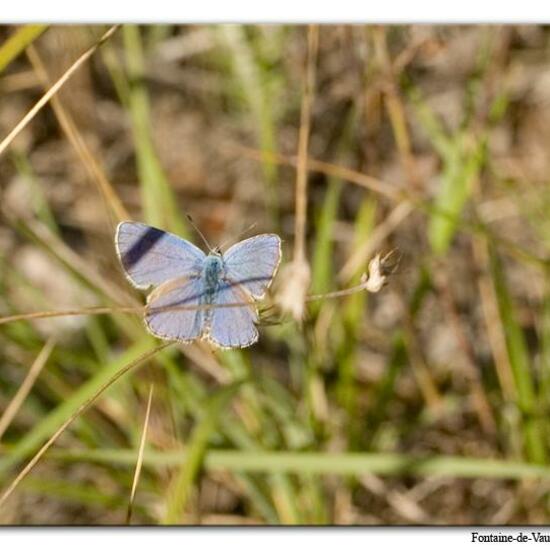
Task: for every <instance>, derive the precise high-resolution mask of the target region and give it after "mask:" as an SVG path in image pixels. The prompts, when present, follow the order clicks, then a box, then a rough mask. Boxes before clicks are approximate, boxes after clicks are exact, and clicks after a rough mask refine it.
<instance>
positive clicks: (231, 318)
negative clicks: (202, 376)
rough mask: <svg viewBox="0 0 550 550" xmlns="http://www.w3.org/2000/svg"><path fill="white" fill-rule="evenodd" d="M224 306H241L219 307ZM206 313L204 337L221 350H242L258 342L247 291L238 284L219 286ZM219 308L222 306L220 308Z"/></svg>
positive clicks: (253, 307)
mask: <svg viewBox="0 0 550 550" xmlns="http://www.w3.org/2000/svg"><path fill="white" fill-rule="evenodd" d="M227 304H243V305H242V306H232V307H223V306H224V305H227ZM215 306H217V307H214V308H213V309H212V310H211V313H210V318H209V322H208V332H207V338H208V339H209V340H210V341H211V342H212V343H213V344H215V345H216V346H219V347H221V348H245V347H247V346H250V345H252V344H253V343H254V342H255V341H256V340H257V339H258V330H257V329H256V325H255V323H256V322H257V320H258V313H257V311H256V307H255V306H254V303H253V302H252V301H251V297H250V295H249V294H248V293H247V291H246V290H245V289H244V288H243V287H242V286H241V285H238V284H234V283H231V282H227V281H224V282H222V283H221V284H220V286H219V288H218V290H217V293H216V297H215ZM220 306H222V307H220Z"/></svg>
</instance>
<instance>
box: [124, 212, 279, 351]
mask: <svg viewBox="0 0 550 550" xmlns="http://www.w3.org/2000/svg"><path fill="white" fill-rule="evenodd" d="M115 245H116V248H117V254H118V257H119V259H120V262H121V264H122V267H123V268H124V271H125V273H126V276H127V278H128V280H129V281H130V282H131V283H132V285H134V286H135V287H137V288H140V289H147V288H149V287H151V286H153V287H155V288H154V290H153V292H151V294H150V295H149V296H148V298H147V309H146V313H145V324H146V326H147V328H148V329H149V331H150V332H151V333H152V334H154V335H155V336H157V337H158V338H163V339H165V340H178V341H180V342H191V341H193V340H196V339H199V338H204V339H207V340H209V341H210V342H212V343H213V344H214V345H216V346H218V347H220V348H244V347H246V346H250V345H252V344H253V343H254V342H256V340H257V339H258V330H257V329H256V323H257V321H258V311H257V309H256V305H255V300H260V299H261V298H263V296H264V295H265V292H266V290H267V289H268V287H269V285H270V284H271V281H272V279H273V277H274V275H275V272H276V271H277V268H278V266H279V262H280V261H281V239H280V238H279V236H278V235H275V234H264V235H257V236H256V237H251V238H250V239H245V240H244V241H241V242H239V243H237V244H235V245H233V246H232V247H230V248H229V249H228V250H227V251H226V252H225V254H222V253H221V252H220V251H219V250H217V249H215V250H212V251H210V253H209V254H208V256H207V255H206V254H205V253H204V252H203V251H202V250H200V249H199V248H197V247H196V246H195V245H193V244H191V243H190V242H189V241H186V240H184V239H182V238H180V237H178V236H176V235H173V234H172V233H167V232H166V231H162V230H161V229H156V228H154V227H150V226H149V225H145V224H143V223H137V222H121V223H120V224H119V225H118V227H117V230H116V236H115ZM227 304H243V305H242V306H227ZM224 305H226V306H227V307H223V306H224ZM178 306H183V307H180V309H177V308H178ZM194 306H197V308H196V309H194ZM208 306H212V307H208ZM216 306H222V307H216ZM171 307H172V308H174V309H169V308H171Z"/></svg>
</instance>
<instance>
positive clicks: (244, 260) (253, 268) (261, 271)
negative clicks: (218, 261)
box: [223, 234, 281, 299]
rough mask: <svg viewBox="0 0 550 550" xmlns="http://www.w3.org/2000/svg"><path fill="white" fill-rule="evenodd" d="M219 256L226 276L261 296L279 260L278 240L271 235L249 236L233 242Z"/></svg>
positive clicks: (279, 246) (257, 296) (253, 294)
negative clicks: (222, 261) (221, 255)
mask: <svg viewBox="0 0 550 550" xmlns="http://www.w3.org/2000/svg"><path fill="white" fill-rule="evenodd" d="M223 259H224V264H225V275H226V278H227V279H228V280H230V281H231V282H232V283H238V284H239V285H241V286H242V287H244V288H245V289H246V290H247V291H248V292H249V294H250V295H251V296H252V297H253V298H256V299H259V298H262V297H263V296H264V294H265V292H266V290H267V288H268V287H269V285H270V284H271V281H272V279H273V276H274V275H275V271H276V270H277V267H278V266H279V262H280V261H281V239H280V238H279V236H278V235H275V234H265V235H257V236H256V237H251V238H250V239H246V240H244V241H241V242H239V243H237V244H234V245H233V246H232V247H231V248H230V249H229V250H228V251H227V252H226V253H225V254H224V255H223Z"/></svg>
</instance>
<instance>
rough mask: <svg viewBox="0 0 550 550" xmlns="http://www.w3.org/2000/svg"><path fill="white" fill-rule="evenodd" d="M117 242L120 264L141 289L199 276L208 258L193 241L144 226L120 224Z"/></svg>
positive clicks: (133, 282) (135, 223)
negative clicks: (180, 278)
mask: <svg viewBox="0 0 550 550" xmlns="http://www.w3.org/2000/svg"><path fill="white" fill-rule="evenodd" d="M115 242H116V247H117V251H118V255H119V258H120V262H121V263H122V266H123V267H124V270H125V271H126V274H127V276H128V278H129V279H130V281H131V282H132V284H134V286H136V287H138V288H147V287H149V286H151V285H152V286H157V285H160V284H162V283H164V282H166V281H169V280H172V279H175V278H177V277H189V276H199V275H200V271H201V268H202V264H203V262H204V260H205V258H206V256H205V254H204V252H203V251H202V250H200V249H199V248H197V247H196V246H195V245H193V244H191V243H190V242H188V241H186V240H184V239H181V238H180V237H178V236H176V235H173V234H172V233H167V232H166V231H162V230H160V229H156V228H155V227H151V226H149V225H145V224H143V223H137V222H122V223H120V224H119V226H118V228H117V232H116V237H115Z"/></svg>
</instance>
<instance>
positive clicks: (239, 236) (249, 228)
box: [218, 222, 258, 250]
mask: <svg viewBox="0 0 550 550" xmlns="http://www.w3.org/2000/svg"><path fill="white" fill-rule="evenodd" d="M257 225H258V223H257V222H253V223H251V224H250V225H249V226H248V227H247V228H246V229H244V230H243V231H241V232H240V233H239V234H238V235H237V236H236V237H235V238H234V239H227V240H225V241H223V243H222V244H220V246H218V248H219V249H220V250H221V249H222V248H224V247H225V246H226V245H227V244H228V243H230V242H231V241H238V240H239V239H240V238H241V237H242V236H243V235H244V234H245V233H248V232H249V231H250V230H251V229H253V228H254V227H256V226H257Z"/></svg>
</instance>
